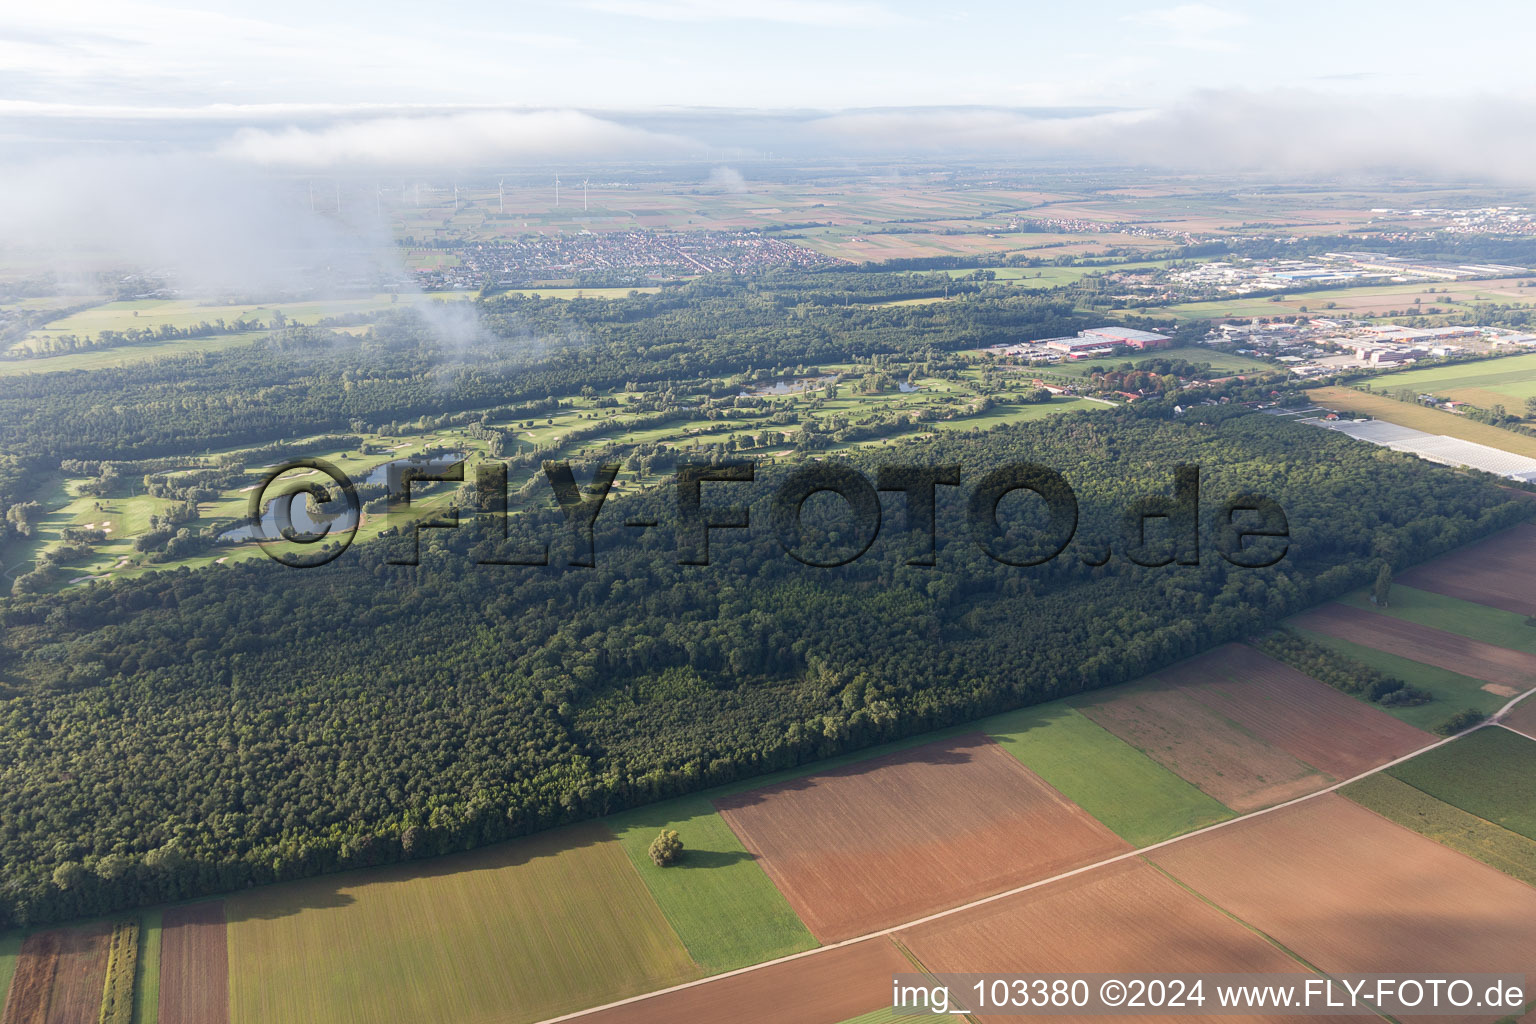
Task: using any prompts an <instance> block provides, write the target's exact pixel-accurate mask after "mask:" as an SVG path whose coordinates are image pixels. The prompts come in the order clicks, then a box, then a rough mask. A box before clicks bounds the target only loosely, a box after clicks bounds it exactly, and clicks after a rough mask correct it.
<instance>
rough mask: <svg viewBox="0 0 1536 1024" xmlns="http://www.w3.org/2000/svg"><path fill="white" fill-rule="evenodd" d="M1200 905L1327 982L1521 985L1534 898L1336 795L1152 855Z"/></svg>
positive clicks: (1535, 954)
mask: <svg viewBox="0 0 1536 1024" xmlns="http://www.w3.org/2000/svg"><path fill="white" fill-rule="evenodd" d="M1150 859H1151V861H1152V862H1153V863H1154V864H1156V865H1157V866H1158V867H1159V868H1161V869H1162V870H1164V871H1166V872H1167V873H1168V874H1170V875H1172V876H1173V877H1174V878H1175V879H1177V880H1178V881H1179V882H1181V883H1182V884H1183V885H1185V886H1188V887H1189V888H1190V889H1192V890H1193V891H1194V892H1196V893H1198V894H1199V895H1200V896H1203V897H1204V898H1206V899H1208V900H1211V901H1212V902H1214V903H1215V904H1216V905H1217V906H1219V907H1221V908H1222V909H1223V910H1226V911H1227V912H1228V913H1230V914H1233V915H1236V916H1237V917H1238V918H1239V919H1240V920H1242V921H1244V922H1245V923H1247V924H1248V925H1249V926H1251V927H1253V928H1255V929H1257V930H1258V931H1259V932H1260V933H1261V934H1263V935H1265V936H1267V937H1269V938H1270V939H1271V940H1273V941H1274V942H1277V943H1279V944H1280V946H1281V947H1283V948H1284V949H1286V950H1288V951H1290V952H1291V953H1292V954H1293V955H1295V956H1297V957H1301V958H1303V959H1305V960H1306V962H1307V963H1309V964H1312V965H1313V966H1315V967H1316V968H1317V969H1318V970H1321V971H1325V972H1328V973H1330V974H1337V973H1383V974H1387V973H1395V972H1401V971H1403V970H1405V969H1406V968H1407V965H1410V964H1421V963H1424V964H1430V963H1432V964H1434V965H1435V966H1434V970H1440V971H1487V972H1503V971H1508V972H1511V973H1523V972H1525V971H1527V970H1528V969H1529V966H1530V964H1531V963H1533V962H1536V931H1533V930H1532V929H1531V927H1530V923H1531V921H1533V920H1536V888H1532V887H1530V886H1528V885H1525V884H1524V883H1522V882H1518V881H1516V880H1514V879H1513V878H1510V877H1508V876H1507V875H1504V874H1502V873H1501V872H1499V871H1496V870H1494V869H1493V868H1491V867H1488V866H1487V865H1485V864H1481V863H1479V862H1478V861H1476V860H1474V859H1472V858H1471V857H1468V856H1466V855H1464V854H1461V853H1458V852H1456V851H1455V850H1452V849H1448V848H1447V847H1445V846H1441V845H1440V844H1439V843H1436V842H1434V841H1432V840H1429V839H1426V838H1424V837H1423V836H1421V835H1419V834H1418V833H1416V832H1413V831H1410V830H1409V829H1406V828H1403V827H1402V826H1400V825H1396V824H1393V823H1392V822H1390V821H1388V820H1386V819H1385V818H1383V817H1381V816H1379V815H1377V814H1375V813H1373V812H1371V811H1368V810H1366V809H1365V808H1364V807H1361V806H1360V805H1359V804H1356V803H1354V802H1353V801H1350V800H1348V799H1346V798H1344V797H1342V796H1340V795H1338V794H1337V793H1328V794H1324V795H1322V796H1319V797H1316V798H1314V799H1311V800H1307V801H1304V802H1302V803H1300V804H1296V805H1294V806H1291V807H1285V808H1281V809H1279V810H1277V811H1274V812H1272V813H1269V814H1264V815H1259V816H1256V817H1254V818H1251V819H1248V820H1245V821H1239V822H1234V823H1233V824H1231V825H1229V826H1227V827H1225V828H1221V829H1216V830H1214V831H1211V832H1207V833H1204V834H1202V835H1199V836H1192V837H1190V838H1188V839H1185V840H1182V841H1180V842H1178V843H1175V844H1173V845H1171V846H1166V847H1163V848H1162V849H1159V850H1157V851H1155V852H1153V853H1152V854H1151V855H1150Z"/></svg>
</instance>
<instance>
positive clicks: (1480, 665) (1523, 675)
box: [1291, 604, 1536, 693]
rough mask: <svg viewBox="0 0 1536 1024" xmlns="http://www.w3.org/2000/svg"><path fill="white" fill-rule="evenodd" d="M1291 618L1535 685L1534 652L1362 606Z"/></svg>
mask: <svg viewBox="0 0 1536 1024" xmlns="http://www.w3.org/2000/svg"><path fill="white" fill-rule="evenodd" d="M1291 622H1292V623H1293V624H1295V625H1297V626H1301V627H1302V628H1304V629H1310V630H1312V631H1313V632H1315V633H1325V634H1327V635H1328V636H1336V637H1338V638H1340V639H1341V640H1350V641H1353V642H1354V643H1357V644H1364V645H1365V646H1366V647H1374V648H1376V649H1377V650H1379V651H1390V652H1391V653H1393V654H1396V655H1399V656H1401V657H1404V658H1409V659H1411V660H1413V661H1419V662H1423V663H1424V664H1426V665H1434V666H1436V667H1438V668H1443V669H1447V670H1448V671H1451V672H1459V673H1461V674H1462V675H1466V676H1472V677H1473V678H1475V679H1485V680H1487V681H1488V682H1490V683H1502V684H1503V685H1505V686H1512V687H1514V688H1515V689H1516V690H1518V691H1519V692H1521V693H1524V692H1525V691H1526V690H1529V689H1530V688H1531V687H1532V686H1536V655H1530V654H1526V653H1525V652H1524V651H1512V650H1510V649H1509V648H1508V647H1497V646H1495V645H1493V644H1485V643H1482V642H1481V641H1478V640H1468V639H1467V638H1466V637H1464V636H1459V635H1457V634H1455V633H1447V632H1446V631H1445V630H1443V629H1432V628H1431V627H1429V626H1421V625H1419V624H1418V623H1416V622H1406V621H1404V620H1402V619H1396V618H1393V617H1392V616H1390V615H1379V614H1377V613H1376V612H1369V611H1366V610H1365V609H1363V608H1353V607H1350V606H1349V605H1343V604H1329V605H1324V606H1323V607H1321V608H1316V609H1313V610H1312V611H1309V612H1303V613H1302V614H1300V615H1298V616H1296V617H1295V618H1294V619H1292V620H1291Z"/></svg>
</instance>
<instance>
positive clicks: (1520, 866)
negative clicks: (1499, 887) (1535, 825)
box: [1340, 772, 1536, 885]
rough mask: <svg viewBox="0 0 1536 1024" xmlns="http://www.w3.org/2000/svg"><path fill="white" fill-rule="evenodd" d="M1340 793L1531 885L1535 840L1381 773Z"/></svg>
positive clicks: (1535, 866) (1534, 877)
mask: <svg viewBox="0 0 1536 1024" xmlns="http://www.w3.org/2000/svg"><path fill="white" fill-rule="evenodd" d="M1340 792H1341V793H1343V794H1344V795H1345V796H1347V797H1349V798H1350V799H1351V800H1353V801H1355V803H1357V804H1360V805H1361V806H1363V807H1367V808H1369V809H1370V810H1373V811H1375V812H1376V813H1377V814H1379V815H1381V816H1382V817H1383V818H1388V819H1390V820H1392V821H1395V822H1397V823H1398V824H1399V825H1402V826H1403V827H1405V828H1411V829H1413V830H1414V831H1415V832H1417V833H1419V834H1420V835H1424V836H1428V837H1429V838H1430V839H1433V840H1434V841H1435V842H1437V843H1440V844H1442V845H1444V846H1449V847H1450V848H1451V849H1453V850H1459V851H1461V852H1462V853H1464V854H1466V855H1467V856H1469V857H1476V858H1477V859H1478V860H1480V861H1482V862H1483V863H1484V864H1487V865H1489V866H1490V867H1495V868H1498V869H1499V870H1500V871H1502V872H1504V873H1505V874H1506V875H1510V876H1512V877H1514V878H1518V879H1520V880H1521V881H1522V882H1527V883H1529V884H1531V885H1536V840H1532V839H1527V838H1526V837H1525V836H1522V835H1520V834H1518V833H1516V832H1511V831H1510V830H1509V829H1507V828H1502V827H1501V826H1498V825H1495V824H1494V823H1493V822H1491V821H1485V820H1483V819H1482V818H1479V817H1478V816H1477V815H1475V814H1468V813H1467V812H1466V811H1464V810H1462V809H1461V808H1459V807H1452V806H1451V805H1450V804H1448V803H1446V802H1445V801H1443V800H1436V799H1435V798H1434V797H1432V796H1430V795H1429V794H1428V793H1425V792H1422V791H1421V790H1417V789H1414V788H1413V787H1412V786H1410V785H1408V783H1406V782H1403V781H1402V780H1400V779H1397V778H1394V777H1393V776H1391V775H1387V774H1386V773H1384V772H1378V773H1377V774H1375V775H1370V776H1367V777H1366V778H1363V779H1361V780H1360V781H1359V782H1355V783H1351V784H1350V785H1348V786H1345V787H1344V788H1343V789H1342V790H1340Z"/></svg>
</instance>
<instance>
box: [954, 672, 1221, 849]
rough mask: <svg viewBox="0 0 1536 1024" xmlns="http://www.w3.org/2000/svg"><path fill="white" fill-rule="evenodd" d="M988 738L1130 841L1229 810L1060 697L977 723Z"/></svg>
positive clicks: (1147, 841) (1181, 829)
mask: <svg viewBox="0 0 1536 1024" xmlns="http://www.w3.org/2000/svg"><path fill="white" fill-rule="evenodd" d="M982 724H983V725H984V726H985V728H986V733H987V735H988V736H990V737H991V738H992V741H993V742H994V743H996V744H997V745H998V746H1000V747H1002V748H1003V749H1004V750H1005V751H1007V752H1008V753H1010V754H1012V755H1013V756H1014V757H1016V758H1018V759H1019V761H1020V762H1021V763H1023V765H1024V766H1025V767H1026V768H1029V769H1030V770H1031V771H1033V772H1035V773H1036V774H1037V775H1039V776H1040V777H1041V778H1042V779H1044V780H1045V781H1046V782H1047V783H1049V784H1050V785H1051V786H1053V787H1054V788H1055V789H1056V790H1057V791H1058V792H1060V793H1061V794H1062V795H1063V796H1065V797H1066V798H1067V799H1068V800H1071V801H1072V802H1073V803H1075V804H1077V805H1078V806H1079V807H1081V808H1082V809H1083V810H1085V811H1087V812H1088V813H1089V814H1091V815H1093V817H1095V818H1097V819H1098V820H1099V821H1100V822H1102V823H1103V824H1104V825H1105V826H1107V827H1108V828H1109V829H1110V831H1112V832H1114V833H1115V834H1116V835H1118V836H1119V837H1120V838H1122V839H1124V840H1125V841H1126V842H1128V843H1130V844H1131V845H1132V846H1137V847H1140V846H1150V845H1151V844H1153V843H1158V842H1162V841H1163V840H1164V839H1168V838H1171V837H1173V836H1176V835H1180V834H1182V833H1185V832H1192V831H1194V830H1195V829H1198V828H1204V827H1205V826H1206V825H1211V824H1214V823H1216V822H1218V821H1223V820H1225V819H1227V818H1230V817H1231V816H1232V812H1231V811H1230V810H1228V809H1227V808H1225V807H1223V806H1222V805H1221V804H1219V803H1217V802H1216V801H1215V800H1213V799H1212V798H1211V797H1209V796H1206V795H1205V794H1204V793H1202V792H1200V791H1199V790H1198V789H1196V788H1195V787H1194V786H1192V785H1190V784H1189V783H1188V782H1185V781H1184V780H1183V779H1181V778H1179V777H1178V776H1177V775H1175V774H1173V773H1172V772H1170V771H1169V770H1168V769H1166V768H1164V767H1163V766H1162V765H1160V764H1158V763H1157V762H1156V761H1154V760H1152V759H1151V758H1149V757H1147V755H1145V754H1143V753H1142V752H1141V751H1139V750H1137V749H1135V748H1134V747H1132V746H1130V745H1129V744H1127V743H1125V742H1124V741H1122V740H1120V739H1118V738H1117V737H1116V736H1115V735H1114V734H1113V733H1111V732H1109V731H1108V730H1107V729H1104V728H1103V727H1101V726H1099V725H1096V724H1095V723H1094V722H1092V721H1091V720H1089V719H1088V717H1087V716H1085V715H1083V714H1082V713H1081V712H1080V711H1078V710H1076V709H1075V708H1073V707H1071V706H1069V705H1067V704H1065V703H1061V702H1057V703H1052V704H1045V705H1041V706H1039V707H1034V708H1025V709H1023V710H1021V711H1013V712H1009V713H1008V714H1005V715H999V716H998V717H996V718H991V719H987V720H986V721H985V722H984V723H982Z"/></svg>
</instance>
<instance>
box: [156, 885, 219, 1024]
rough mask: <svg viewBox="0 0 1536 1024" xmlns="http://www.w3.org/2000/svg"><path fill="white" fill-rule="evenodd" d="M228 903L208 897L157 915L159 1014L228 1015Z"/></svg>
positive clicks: (171, 1022) (206, 1018)
mask: <svg viewBox="0 0 1536 1024" xmlns="http://www.w3.org/2000/svg"><path fill="white" fill-rule="evenodd" d="M226 909H227V905H226V903H225V901H223V900H210V901H207V902H203V903H193V904H190V905H188V906H181V907H171V908H170V909H168V910H166V911H164V913H163V914H162V915H161V919H160V979H159V1010H158V1019H159V1020H161V1021H163V1022H164V1024H182V1022H187V1024H190V1022H192V1021H197V1022H198V1024H227V1022H228V1021H229V1020H230V986H229V965H230V962H231V957H230V955H229V946H228V929H227V928H226V926H225V921H226V918H225V911H226ZM236 1019H238V1018H236Z"/></svg>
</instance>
